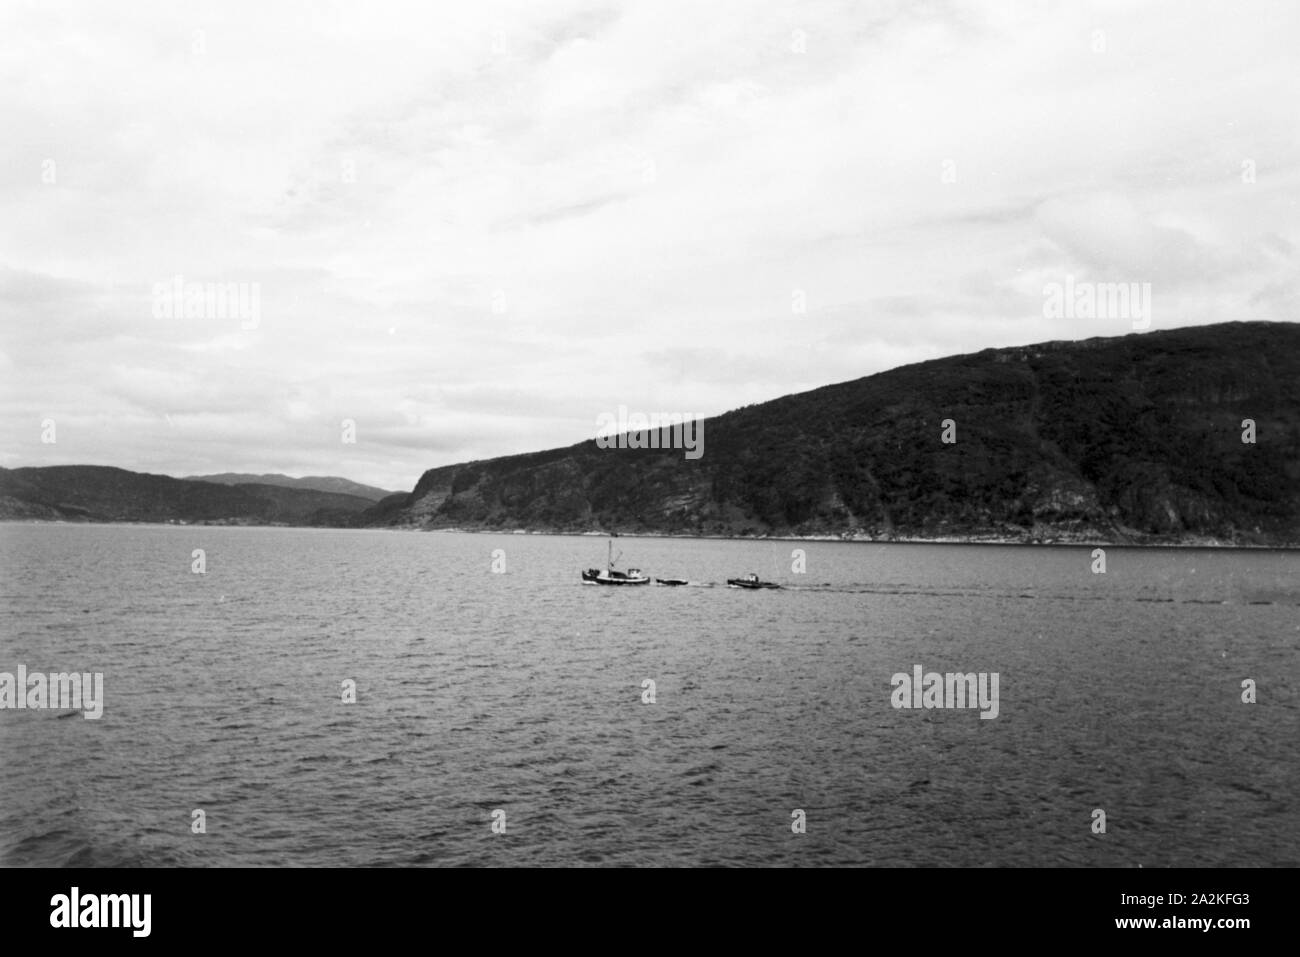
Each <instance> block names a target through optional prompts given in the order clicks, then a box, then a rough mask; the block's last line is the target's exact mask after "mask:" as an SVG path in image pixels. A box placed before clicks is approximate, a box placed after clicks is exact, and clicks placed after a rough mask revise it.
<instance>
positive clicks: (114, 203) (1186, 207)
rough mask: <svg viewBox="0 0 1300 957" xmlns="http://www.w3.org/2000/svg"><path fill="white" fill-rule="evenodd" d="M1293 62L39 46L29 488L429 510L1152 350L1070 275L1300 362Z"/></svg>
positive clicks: (184, 38)
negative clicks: (232, 481)
mask: <svg viewBox="0 0 1300 957" xmlns="http://www.w3.org/2000/svg"><path fill="white" fill-rule="evenodd" d="M1297 49H1300V6H1297V5H1296V4H1293V3H1289V2H1277V3H1267V2H1245V3H1232V4H1226V3H1217V2H1216V3H1198V2H1187V0H1175V2H1168V3H1133V2H1129V0H1125V2H1122V3H1121V2H1115V3H1109V2H1107V3H1091V4H1088V3H1082V2H1080V3H1072V4H1068V5H1067V4H1048V3H1042V2H1032V3H1031V2H1026V3H1011V2H1007V0H997V2H996V3H995V2H994V0H985V2H980V3H966V2H916V3H907V4H902V3H880V2H877V3H871V2H851V0H844V2H834V3H829V2H809V0H799V2H797V3H795V2H792V0H781V2H765V0H753V2H732V0H708V2H699V0H692V2H683V3H677V2H665V0H631V2H618V3H600V2H585V0H581V2H575V0H556V2H549V0H548V2H539V0H532V2H517V3H491V2H482V0H474V2H472V3H471V2H464V3H456V4H446V3H430V2H417V3H412V4H409V5H402V4H389V3H382V2H375V0H365V2H355V3H353V2H348V3H334V4H330V3H324V2H311V3H308V2H302V3H287V2H274V0H257V2H252V3H247V4H244V3H237V2H229V0H221V2H213V3H192V2H171V0H166V2H163V0H159V2H153V3H124V2H122V3H113V4H105V3H86V4H67V3H58V2H53V3H47V2H41V3H14V2H8V3H4V4H3V5H0V90H2V91H3V92H0V404H2V406H3V415H2V417H0V429H2V430H3V431H2V433H0V466H5V467H15V466H20V465H49V464H67V463H95V464H105V465H117V466H121V467H124V468H130V469H135V470H140V471H152V472H164V473H167V474H172V475H189V474H198V473H203V472H212V471H227V470H233V471H254V472H272V471H273V472H286V473H290V474H295V475H303V474H333V475H345V476H347V477H350V478H353V479H356V480H358V481H364V482H370V483H373V484H377V485H381V486H384V487H388V488H395V489H409V488H410V487H411V486H412V485H413V483H414V482H415V480H416V479H417V478H418V477H419V475H420V473H421V472H422V471H423V470H424V469H426V468H429V467H432V466H435V465H444V464H449V463H452V462H457V461H463V460H467V459H473V458H485V457H489V456H493V455H500V454H507V453H511V452H522V451H531V450H536V449H543V448H549V447H553V446H557V445H567V444H570V443H573V442H577V441H580V440H582V439H584V438H589V437H591V436H592V435H594V434H595V432H596V422H597V417H598V416H599V415H601V413H604V412H613V411H615V410H617V408H618V407H619V406H620V405H623V406H627V407H628V408H629V409H631V410H634V411H637V410H639V411H644V412H654V411H661V412H697V413H701V414H716V413H718V412H723V411H726V410H727V409H731V408H735V407H737V406H740V405H744V404H748V403H751V402H757V401H762V400H764V399H769V398H774V397H777V396H780V395H784V394H787V393H790V392H796V391H802V390H806V389H809V388H814V387H816V386H819V385H824V384H827V383H830V382H838V381H843V380H846V379H852V378H857V377H859V376H862V375H867V374H870V373H873V372H878V371H882V370H885V369H889V368H892V367H894V366H897V365H900V364H904V363H908V362H915V361H919V360H923V359H928V358H933V357H937V356H942V355H948V354H952V353H957V352H968V351H974V350H978V349H982V348H986V347H989V346H1003V345H1015V344H1021V343H1028V342H1035V341H1040V340H1045V339H1078V338H1087V337H1090V336H1097V335H1123V334H1127V333H1130V332H1131V331H1132V323H1131V322H1129V321H1128V320H1127V319H1125V318H1122V317H1121V318H1092V319H1080V318H1056V317H1052V318H1049V317H1047V316H1045V311H1046V310H1045V309H1044V300H1045V296H1044V289H1045V287H1046V285H1047V284H1050V283H1061V282H1063V281H1064V280H1065V277H1066V276H1071V277H1073V278H1074V280H1075V281H1076V282H1138V283H1143V282H1146V283H1150V284H1151V289H1152V312H1153V315H1152V317H1151V328H1153V329H1159V328H1169V327H1174V326H1186V325H1192V324H1200V323H1206V322H1218V321H1223V320H1230V319H1271V320H1285V321H1295V320H1296V319H1297V318H1300V309H1297V306H1298V305H1300V280H1298V278H1297V277H1298V275H1300V269H1298V268H1297V267H1298V266H1300V209H1297V196H1300V124H1297V121H1296V104H1297V102H1300V70H1298V69H1297V67H1296V61H1295V57H1296V50H1297ZM175 277H182V281H183V282H186V283H190V282H196V283H242V284H245V285H244V286H243V288H244V290H245V291H246V292H247V293H248V294H249V295H251V294H252V292H253V291H254V290H255V291H256V293H257V296H258V299H257V303H258V314H257V317H256V321H255V322H251V321H241V320H240V319H239V318H238V317H232V316H229V315H218V314H203V315H193V314H190V315H186V314H185V312H184V310H183V309H179V310H177V312H178V313H179V314H178V315H171V316H167V315H165V314H163V315H160V312H163V313H165V308H163V307H162V306H160V301H161V300H160V297H162V295H163V293H162V292H160V290H166V289H169V288H170V284H171V283H173V282H174V281H175ZM344 420H350V421H351V422H353V423H355V433H354V434H355V442H352V443H349V442H345V441H344V437H345V436H344V432H343V425H342V423H343V421H344ZM48 421H52V422H53V424H54V426H55V432H54V433H53V435H52V436H50V435H49V433H48V428H46V427H43V423H44V424H45V425H46V426H47V425H48ZM43 433H45V434H46V435H47V437H53V438H55V441H53V442H42V435H43Z"/></svg>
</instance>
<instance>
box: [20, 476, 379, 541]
mask: <svg viewBox="0 0 1300 957" xmlns="http://www.w3.org/2000/svg"><path fill="white" fill-rule="evenodd" d="M372 504H373V503H372V501H371V500H370V499H368V498H361V497H360V496H356V495H341V494H338V493H335V492H320V491H316V490H315V489H306V488H287V487H284V486H279V485H263V484H246V485H222V484H219V483H216V482H200V481H192V480H189V479H177V478H172V477H171V476H169V475H149V474H145V473H141V472H129V471H127V470H126V469H119V468H113V467H111V466H106V465H51V466H46V467H43V468H18V469H0V518H3V519H26V520H38V521H39V520H46V521H85V522H184V523H187V524H202V523H207V524H223V525H227V524H230V525H273V524H284V525H328V526H342V525H349V524H351V523H352V521H353V519H354V518H355V516H357V515H359V514H360V513H361V512H363V511H364V510H365V509H367V508H368V507H370V506H371V505H372Z"/></svg>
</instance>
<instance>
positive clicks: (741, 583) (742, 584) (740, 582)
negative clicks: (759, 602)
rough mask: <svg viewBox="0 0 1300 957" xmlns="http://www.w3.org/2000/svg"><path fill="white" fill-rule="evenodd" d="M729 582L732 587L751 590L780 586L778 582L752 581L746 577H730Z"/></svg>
mask: <svg viewBox="0 0 1300 957" xmlns="http://www.w3.org/2000/svg"><path fill="white" fill-rule="evenodd" d="M727 584H728V585H730V586H731V587H732V588H748V589H750V590H751V591H757V590H758V589H760V588H780V587H781V586H780V585H778V584H777V583H776V582H752V581H748V580H746V579H744V578H728V579H727Z"/></svg>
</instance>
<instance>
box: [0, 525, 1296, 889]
mask: <svg viewBox="0 0 1300 957" xmlns="http://www.w3.org/2000/svg"><path fill="white" fill-rule="evenodd" d="M615 544H616V547H617V548H618V549H620V550H621V551H622V552H623V553H624V554H623V562H622V567H626V566H628V565H632V566H640V567H641V568H642V569H644V570H645V571H646V572H648V573H649V574H651V575H652V576H653V575H658V576H661V577H669V576H680V577H684V578H688V579H690V580H691V581H692V582H697V581H699V582H715V583H720V582H722V581H724V580H725V579H726V578H728V577H733V576H737V575H741V574H744V573H747V572H750V571H753V572H757V573H758V574H759V576H760V577H762V578H766V579H771V580H775V581H778V582H782V583H785V584H787V585H790V586H794V587H791V588H788V589H786V590H781V591H755V592H751V591H741V590H737V589H729V588H726V587H697V586H687V587H680V588H667V587H660V586H655V585H652V586H648V587H638V588H604V587H593V586H583V585H581V584H580V583H579V575H578V573H579V571H580V570H581V569H583V568H587V567H590V566H597V565H601V564H603V562H604V560H605V550H606V543H605V540H604V539H598V538H589V537H588V538H584V537H550V536H535V535H489V534H455V533H399V532H384V531H340V530H309V529H285V528H216V527H213V528H207V527H204V528H199V527H152V526H86V525H23V524H8V525H2V526H0V563H2V564H0V567H2V568H3V571H2V572H0V671H7V672H11V673H12V672H14V671H15V669H16V667H17V665H19V664H24V665H26V667H27V669H28V671H29V672H33V671H45V672H50V671H55V672H57V671H72V670H76V671H82V672H102V673H103V674H104V697H105V702H104V711H103V717H102V718H100V719H99V720H86V719H84V718H83V717H82V716H81V715H80V714H79V713H75V714H66V713H61V712H58V711H55V710H48V711H39V710H3V711H0V754H3V762H2V763H0V862H2V863H5V864H9V865H31V864H40V865H62V864H77V865H88V866H122V865H185V866H222V865H327V866H338V865H525V866H529V865H615V864H618V865H802V866H823V865H848V864H853V865H904V866H906V865H962V866H983V865H1014V866H1055V865H1085V866H1094V865H1096V866H1137V865H1143V866H1146V867H1151V866H1166V865H1187V866H1200V865H1226V866H1237V865H1242V866H1255V865H1296V864H1297V863H1300V850H1297V847H1298V845H1300V840H1298V839H1300V812H1298V810H1297V805H1296V800H1297V799H1296V795H1297V793H1300V733H1298V732H1300V687H1297V675H1300V669H1297V662H1298V661H1300V577H1298V576H1297V572H1300V556H1298V555H1297V554H1295V553H1280V552H1263V551H1230V550H1220V551H1214V550H1190V549H1124V548H1111V549H1107V555H1106V559H1107V569H1106V572H1105V574H1093V573H1092V571H1091V566H1092V563H1093V559H1092V557H1091V555H1090V552H1091V549H1090V548H1082V547H1081V548H1017V547H1003V546H944V545H899V544H891V545H876V544H841V543H821V542H804V543H799V542H770V541H711V540H682V539H643V538H627V537H624V538H620V539H618V540H617V541H616V543H615ZM796 548H801V549H803V550H804V551H805V552H806V568H807V570H806V573H803V574H797V573H794V572H792V571H791V565H792V557H791V552H792V550H793V549H796ZM194 549H203V550H204V551H205V561H206V572H205V573H204V574H195V573H193V572H192V570H191V566H192V562H193V558H192V552H193V550H194ZM497 550H499V551H497ZM494 561H495V562H496V563H497V567H498V568H500V567H501V562H502V561H504V572H501V573H498V572H494V571H493V564H494ZM914 665H921V666H922V668H923V669H924V670H926V671H938V672H949V671H960V672H997V673H998V674H999V676H1000V683H999V698H1000V700H999V713H998V716H997V718H996V719H992V720H988V719H981V718H980V717H979V712H978V710H974V709H972V710H939V709H934V710H924V709H922V710H905V709H895V708H894V707H892V705H891V684H890V679H891V676H892V675H893V674H894V673H896V672H906V673H910V672H911V671H912V668H913V666H914ZM1247 678H1252V679H1254V680H1255V681H1256V682H1257V685H1258V703H1257V704H1254V705H1248V704H1243V703H1242V701H1241V693H1242V692H1241V683H1242V681H1243V680H1244V679H1247ZM347 679H351V680H353V681H355V682H356V703H355V704H345V703H343V702H342V700H341V698H342V691H341V689H342V683H343V682H344V681H345V680H347ZM645 679H652V680H653V681H654V682H655V688H654V690H655V700H654V703H644V702H643V700H642V696H643V693H644V691H643V685H642V682H643V681H644V680H645ZM1098 808H1100V809H1102V810H1104V811H1105V814H1106V833H1105V834H1094V833H1093V830H1092V825H1093V812H1094V809H1098ZM196 809H201V810H203V811H204V813H205V815H206V833H203V834H194V833H191V821H192V812H193V811H194V810H196ZM498 809H500V810H504V811H505V815H506V816H505V822H506V830H505V833H504V834H494V833H493V830H492V822H493V812H494V811H496V810H498ZM795 809H802V810H804V811H805V812H806V818H807V831H806V833H804V834H795V833H793V832H792V830H791V821H792V817H791V815H792V812H793V811H794V810H795Z"/></svg>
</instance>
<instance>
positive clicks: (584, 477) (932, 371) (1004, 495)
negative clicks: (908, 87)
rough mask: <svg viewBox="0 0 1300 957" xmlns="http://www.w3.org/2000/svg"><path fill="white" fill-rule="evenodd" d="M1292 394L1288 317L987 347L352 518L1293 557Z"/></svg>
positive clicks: (562, 455)
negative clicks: (1262, 549)
mask: <svg viewBox="0 0 1300 957" xmlns="http://www.w3.org/2000/svg"><path fill="white" fill-rule="evenodd" d="M1297 386H1300V325H1297V324H1294V323H1266V322H1250V323H1220V324H1217V325H1211V326H1195V327H1188V328H1183V329H1171V330H1163V331H1155V332H1146V333H1142V334H1133V335H1126V336H1121V337H1114V338H1095V339H1087V340H1083V341H1077V342H1072V341H1058V342H1046V343H1041V344H1038V345H1032V346H1022V347H1014V348H1004V349H986V350H984V351H982V352H979V353H974V354H971V355H961V356H951V357H947V358H943V359H936V360H933V361H928V362H921V363H917V364H914V365H909V366H904V367H901V368H897V369H893V370H890V371H888V372H882V373H879V374H877V375H872V376H868V377H866V378H862V379H857V380H854V381H851V382H843V383H839V384H837V385H830V386H825V387H822V388H819V389H815V390H813V391H810V392H805V393H801V394H798V395H790V396H785V397H784V398H780V399H775V400H773V401H770V402H764V403H761V404H758V405H752V406H747V407H744V408H741V409H737V410H735V411H732V412H728V413H726V414H724V415H719V416H716V417H714V418H711V419H707V420H706V421H705V427H704V439H705V441H704V446H703V447H704V454H703V456H702V457H700V458H699V459H696V460H691V459H687V458H685V456H684V455H683V453H682V451H681V450H680V449H676V450H674V449H668V448H657V449H652V448H639V449H638V448H599V447H598V446H597V444H596V442H595V441H594V440H589V441H586V442H581V443H579V444H577V445H573V446H569V447H567V448H560V449H552V450H549V451H545V452H537V453H531V454H526V455H512V456H506V457H502V458H496V459H489V460H486V461H476V462H467V463H464V464H460V465H448V466H442V467H439V468H434V469H430V470H428V471H426V472H425V473H424V474H423V475H422V476H421V478H420V481H419V483H418V484H417V485H416V487H415V489H414V490H413V491H412V492H411V493H410V494H409V495H405V496H403V495H394V496H391V497H390V498H387V499H384V500H383V501H381V502H380V503H378V504H377V505H375V506H374V507H373V508H371V509H369V510H367V511H366V512H365V513H364V514H362V515H361V516H359V517H358V519H357V521H358V522H359V523H360V524H365V525H382V526H396V527H415V528H461V529H516V528H522V529H529V530H538V531H561V532H576V531H589V530H602V529H610V530H612V529H617V530H621V531H624V532H629V533H637V532H640V533H651V534H654V533H660V534H687V535H700V534H703V535H738V536H748V535H756V536H757V535H771V536H782V535H788V536H835V537H842V538H850V539H873V540H891V539H907V538H940V539H975V540H980V539H997V540H1011V541H1026V542H1036V541H1102V542H1133V543H1139V542H1148V543H1159V542H1170V543H1175V542H1203V543H1207V544H1209V543H1220V544H1258V545H1298V544H1300V389H1298V388H1297ZM593 416H594V413H593ZM1247 419H1249V420H1252V421H1253V423H1254V442H1253V443H1246V442H1243V441H1242V437H1243V433H1244V432H1245V431H1246V428H1245V425H1243V422H1244V420H1247ZM948 420H951V424H952V425H953V427H954V428H953V429H952V430H951V432H950V437H952V438H955V441H954V442H951V443H945V442H944V441H943V434H944V431H945V428H946V425H947V421H948ZM643 444H646V445H648V444H649V443H648V442H646V443H643ZM660 444H662V445H667V444H668V443H667V442H666V441H665V442H662V443H660Z"/></svg>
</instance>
